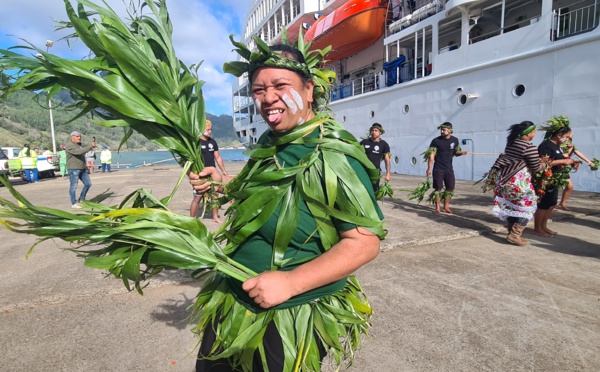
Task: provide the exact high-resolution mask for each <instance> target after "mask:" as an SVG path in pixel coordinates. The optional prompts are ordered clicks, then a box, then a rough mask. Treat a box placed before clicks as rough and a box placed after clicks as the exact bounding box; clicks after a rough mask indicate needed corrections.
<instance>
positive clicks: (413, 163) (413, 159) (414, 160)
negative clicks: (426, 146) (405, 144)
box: [410, 156, 417, 165]
mask: <svg viewBox="0 0 600 372" xmlns="http://www.w3.org/2000/svg"><path fill="white" fill-rule="evenodd" d="M410 165H417V158H416V157H414V156H413V157H412V158H410Z"/></svg>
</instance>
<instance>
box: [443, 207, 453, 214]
mask: <svg viewBox="0 0 600 372" xmlns="http://www.w3.org/2000/svg"><path fill="white" fill-rule="evenodd" d="M444 212H446V213H450V214H452V213H453V212H452V210H451V209H450V208H444Z"/></svg>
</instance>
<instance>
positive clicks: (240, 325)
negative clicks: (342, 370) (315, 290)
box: [191, 271, 373, 372]
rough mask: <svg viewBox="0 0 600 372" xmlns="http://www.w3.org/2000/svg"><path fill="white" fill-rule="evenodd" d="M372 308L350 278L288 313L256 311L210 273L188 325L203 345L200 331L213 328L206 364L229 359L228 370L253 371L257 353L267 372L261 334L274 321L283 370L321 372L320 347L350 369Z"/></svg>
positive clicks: (335, 360) (225, 283)
mask: <svg viewBox="0 0 600 372" xmlns="http://www.w3.org/2000/svg"><path fill="white" fill-rule="evenodd" d="M372 314H373V310H372V309H371V306H370V305H369V303H368V301H367V299H366V296H365V294H364V292H363V290H362V288H361V286H360V284H359V283H358V280H357V279H356V278H355V277H354V276H350V277H349V278H348V280H347V282H346V285H345V287H344V288H343V289H342V290H340V291H338V292H336V293H334V294H332V295H329V296H326V297H322V298H320V299H318V300H316V301H312V302H310V303H306V304H303V305H299V306H294V307H290V308H287V309H278V310H265V311H263V312H259V313H254V312H252V311H250V310H248V309H247V308H246V307H244V306H243V305H242V304H240V303H239V302H238V301H237V300H236V299H235V297H234V296H233V294H232V292H231V291H230V290H229V288H228V285H227V280H226V277H224V276H223V275H221V274H218V273H215V272H214V271H211V272H208V273H206V274H205V285H204V287H203V289H202V290H201V291H200V293H199V294H198V298H197V300H196V303H195V304H194V311H193V314H192V316H191V321H192V322H193V323H195V327H194V330H193V331H194V333H196V334H197V335H198V336H199V337H200V340H199V341H198V345H200V344H201V342H202V339H203V336H204V332H205V330H206V329H208V327H212V329H213V331H214V332H215V334H216V341H215V343H214V345H213V347H212V350H211V352H210V354H208V355H204V358H206V359H209V360H217V359H223V358H227V359H228V360H229V363H230V364H231V366H232V367H235V368H239V369H241V370H243V371H245V372H246V371H248V372H250V371H252V361H253V358H254V354H255V352H256V351H257V350H258V352H259V353H260V355H261V359H262V363H263V366H264V368H265V371H268V369H267V367H266V359H265V350H264V347H263V343H262V340H263V336H264V335H265V331H266V329H267V325H268V324H269V323H271V322H274V323H275V326H276V327H277V330H278V332H279V334H280V336H281V338H282V341H283V350H284V358H285V362H284V369H283V370H284V371H321V364H322V361H321V360H322V356H321V355H320V352H319V344H320V346H321V349H325V350H327V353H328V355H329V356H330V357H331V358H332V359H333V361H334V362H335V363H336V364H337V365H338V366H341V365H345V366H349V365H351V364H352V363H353V361H354V355H355V352H356V351H357V350H358V349H359V348H360V346H361V343H362V339H361V337H362V335H363V334H364V335H368V332H367V331H368V328H369V327H370V323H369V320H370V318H371V315H372Z"/></svg>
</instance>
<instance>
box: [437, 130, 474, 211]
mask: <svg viewBox="0 0 600 372" xmlns="http://www.w3.org/2000/svg"><path fill="white" fill-rule="evenodd" d="M438 129H439V130H440V136H439V137H436V138H434V139H433V141H431V144H430V145H429V150H428V151H430V155H429V162H428V165H427V176H428V177H429V176H431V174H432V170H433V189H434V199H435V211H434V213H436V214H439V213H440V202H441V201H442V200H443V202H444V209H443V210H444V212H446V213H452V210H451V209H450V199H451V198H452V195H454V186H455V184H456V179H455V178H454V168H452V160H453V158H454V157H455V156H462V155H466V154H467V152H466V151H462V150H461V149H460V146H459V145H458V138H456V137H454V136H452V132H453V130H452V123H449V122H447V121H446V122H444V123H442V124H440V126H439V127H438ZM444 187H445V188H446V190H445V191H442V189H443V188H444Z"/></svg>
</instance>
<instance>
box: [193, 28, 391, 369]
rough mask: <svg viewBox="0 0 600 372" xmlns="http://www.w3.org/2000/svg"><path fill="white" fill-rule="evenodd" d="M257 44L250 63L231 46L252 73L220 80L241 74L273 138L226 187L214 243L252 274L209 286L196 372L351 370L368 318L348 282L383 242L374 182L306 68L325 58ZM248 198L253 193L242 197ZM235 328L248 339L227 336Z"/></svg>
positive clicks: (318, 78) (234, 69)
mask: <svg viewBox="0 0 600 372" xmlns="http://www.w3.org/2000/svg"><path fill="white" fill-rule="evenodd" d="M232 40H233V39H232ZM255 41H256V43H257V46H258V52H254V53H252V54H250V52H249V51H248V50H247V49H246V47H245V46H244V45H243V44H241V43H237V42H234V45H236V47H237V48H238V49H237V52H238V53H239V54H240V55H241V56H242V57H244V58H245V59H246V60H249V61H252V62H250V63H242V62H232V63H229V64H226V65H225V66H224V71H226V72H231V73H233V74H234V75H236V76H241V75H242V74H243V73H244V72H247V73H248V76H249V79H250V81H251V87H252V92H253V98H254V100H255V103H256V106H257V107H258V108H259V110H260V113H261V114H262V116H263V117H264V119H265V121H266V122H267V124H268V125H269V127H270V129H269V130H268V131H267V132H265V133H264V134H263V135H262V136H261V138H260V139H259V141H258V144H257V146H255V147H254V148H253V152H252V153H251V155H250V160H249V162H248V164H247V165H246V167H245V168H244V170H242V172H241V173H240V174H239V175H238V176H237V177H236V178H235V180H234V181H233V182H232V183H231V184H230V185H228V187H227V191H228V195H230V196H231V197H233V205H232V207H231V208H230V210H232V211H233V213H232V214H231V215H230V216H229V219H228V220H227V221H226V222H225V224H224V226H223V228H222V230H221V231H220V235H221V236H222V237H223V238H225V241H226V242H227V245H226V248H225V251H226V253H228V254H230V255H231V257H232V258H234V259H235V260H236V261H238V262H240V263H242V264H244V265H247V266H248V267H249V268H251V269H253V270H254V271H256V272H258V273H260V274H259V275H258V276H256V277H253V278H251V279H249V280H247V281H245V282H244V283H242V282H239V281H237V280H233V279H231V278H227V277H221V276H215V277H214V278H213V281H212V282H211V283H210V285H209V286H207V287H205V289H203V291H202V292H201V294H200V298H205V302H204V303H203V304H199V303H198V304H197V305H198V306H201V307H202V308H201V309H199V310H200V311H199V318H198V320H199V321H198V324H199V326H198V328H197V331H198V332H199V333H200V334H201V336H202V345H201V348H200V351H199V358H200V359H199V361H198V365H197V370H199V371H200V370H206V369H207V368H209V367H212V366H214V365H215V364H216V365H219V366H221V367H222V368H225V369H223V370H225V371H227V370H233V369H231V368H233V367H238V368H242V369H243V370H244V371H250V370H255V371H256V370H262V369H261V368H260V367H261V365H262V366H268V370H269V371H281V370H285V371H288V370H291V369H292V367H293V366H295V365H297V366H299V367H300V370H307V371H308V370H310V371H318V370H320V368H321V360H322V358H323V357H324V356H325V353H331V354H333V356H334V359H335V360H340V358H341V360H344V359H347V360H350V361H351V359H352V355H353V353H354V351H355V349H356V348H357V347H358V345H360V336H359V334H360V333H364V332H366V329H367V328H368V327H369V318H370V314H371V309H370V307H369V305H368V303H367V302H366V300H365V298H364V295H363V294H362V290H361V289H360V286H359V285H358V283H357V281H356V279H354V278H353V277H349V278H348V275H350V274H351V273H352V272H353V271H354V270H356V269H357V268H359V267H360V266H362V265H363V264H365V263H366V262H368V261H370V260H372V259H373V258H375V256H376V255H377V252H378V250H379V240H380V239H381V238H383V237H384V236H385V232H384V230H382V224H381V222H380V219H381V218H382V215H381V211H380V210H379V208H378V207H377V204H376V202H375V200H374V194H373V190H372V186H371V182H372V180H374V179H376V178H377V177H378V172H377V170H376V169H375V168H374V167H373V165H372V164H371V162H370V161H369V160H368V158H367V157H366V155H365V153H364V152H363V150H362V148H361V147H360V145H359V143H358V142H357V141H356V139H355V138H354V137H353V136H352V135H350V134H349V133H348V132H346V131H345V130H344V129H343V128H342V127H341V126H340V125H339V124H338V123H337V122H335V121H333V120H332V119H331V117H330V115H329V114H328V112H327V111H321V106H325V105H326V103H327V98H328V97H329V94H328V93H329V85H328V81H327V80H326V78H327V76H326V75H323V73H324V72H325V71H319V70H318V69H316V68H315V67H314V66H315V65H316V64H317V63H318V62H319V60H320V59H321V58H322V54H319V53H316V52H310V53H307V52H306V50H307V49H308V46H307V45H305V44H303V40H302V37H300V38H299V42H298V43H297V47H298V49H299V50H296V49H294V48H291V47H290V46H287V45H276V46H272V47H268V46H267V45H266V44H264V42H262V41H261V40H260V39H258V38H255ZM199 176H200V177H202V176H204V174H203V173H201V174H200V175H199ZM325 184H327V185H328V186H327V188H325ZM205 188H206V186H204V185H202V186H197V189H199V191H203V190H204V189H205ZM252 189H256V190H259V189H260V190H262V192H261V193H260V194H259V195H257V194H254V195H250V194H248V193H247V192H246V190H252ZM255 210H258V211H260V214H259V215H258V216H256V217H254V218H252V217H251V216H249V212H250V211H255ZM216 294H219V299H218V300H217V301H216V300H214V296H215V295H216ZM248 310H249V311H248ZM343 314H345V315H343ZM345 316H349V317H350V318H348V319H347V320H344V317H345ZM336 318H337V320H335V319H336ZM240 319H243V323H244V324H245V327H244V328H245V330H238V329H232V327H231V324H232V322H236V323H237V322H239V321H240ZM249 333H250V334H251V336H249V335H248V334H249ZM244 340H245V341H244ZM249 340H251V341H250V342H248V341H249ZM230 345H235V347H232V346H230ZM242 345H244V346H242ZM208 359H210V360H208ZM225 366H229V369H226V367H225ZM252 366H254V368H255V369H252Z"/></svg>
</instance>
